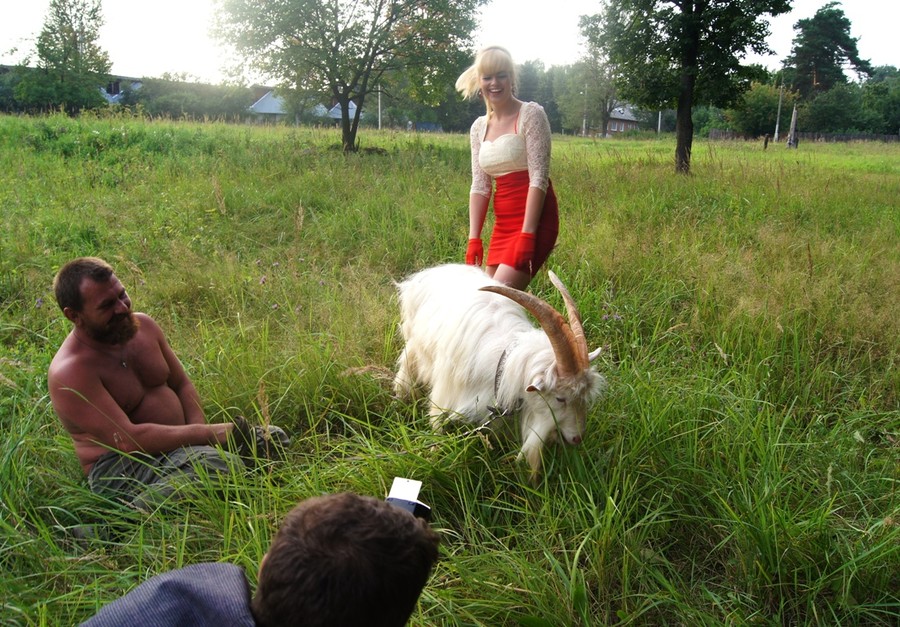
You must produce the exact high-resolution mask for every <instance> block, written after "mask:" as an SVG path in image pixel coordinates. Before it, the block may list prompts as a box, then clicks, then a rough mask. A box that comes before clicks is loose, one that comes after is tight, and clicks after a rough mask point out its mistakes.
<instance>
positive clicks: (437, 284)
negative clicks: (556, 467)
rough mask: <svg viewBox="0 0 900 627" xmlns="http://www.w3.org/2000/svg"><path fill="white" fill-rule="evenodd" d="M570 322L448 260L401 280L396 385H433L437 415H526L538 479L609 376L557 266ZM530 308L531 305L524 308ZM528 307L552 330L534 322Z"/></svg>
mask: <svg viewBox="0 0 900 627" xmlns="http://www.w3.org/2000/svg"><path fill="white" fill-rule="evenodd" d="M549 276H550V281H551V282H552V283H553V285H554V286H556V288H557V289H558V290H559V291H560V293H561V294H562V297H563V300H564V301H565V303H566V309H567V312H568V317H569V322H568V323H566V320H565V319H564V318H563V317H562V315H561V314H559V312H557V311H556V310H555V309H554V308H553V307H552V306H550V305H549V304H547V303H546V302H544V301H543V300H541V299H539V298H537V297H536V296H533V295H532V294H529V293H526V292H522V291H519V290H516V289H513V288H510V287H507V286H505V285H502V284H500V283H498V282H497V281H495V280H493V279H491V278H490V277H488V276H487V274H485V273H484V272H483V271H482V270H481V269H480V268H477V267H474V266H467V265H453V264H451V265H443V266H437V267H434V268H428V269H426V270H422V271H421V272H418V273H416V274H414V275H412V276H411V277H409V278H408V279H406V280H405V281H403V282H402V283H400V284H399V285H398V290H399V295H400V332H401V334H402V336H403V340H404V342H405V347H404V349H403V352H402V353H401V354H400V358H399V360H398V362H397V374H396V376H395V378H394V391H395V392H396V393H397V395H398V396H401V397H404V396H409V395H411V394H412V392H413V391H414V389H415V388H416V387H418V386H423V387H425V388H426V389H428V390H429V391H430V393H429V400H430V403H431V409H430V416H431V424H432V427H434V428H435V429H438V430H439V429H440V428H441V425H442V423H443V421H444V420H446V419H462V420H467V421H469V422H473V423H476V424H487V423H489V422H490V421H491V420H493V419H494V418H495V417H498V416H506V415H512V414H516V413H518V414H519V417H520V427H521V437H522V449H521V452H520V453H519V456H518V459H521V458H523V457H524V458H525V459H526V460H527V461H528V464H529V466H530V467H531V471H532V478H536V477H537V475H538V473H539V471H540V466H541V451H542V449H543V445H544V444H545V443H549V442H552V441H554V440H555V439H556V437H557V435H559V436H561V437H562V439H563V441H564V442H566V443H567V444H578V443H580V442H581V439H582V437H583V435H584V427H585V417H586V414H587V410H588V407H589V406H590V404H591V403H592V402H593V401H594V400H595V399H596V398H597V397H598V396H599V395H600V393H601V392H602V390H603V388H604V386H605V380H604V379H603V377H602V376H600V375H599V374H598V373H597V372H595V371H594V369H593V368H592V367H591V365H590V362H591V361H592V360H593V359H594V358H596V357H597V355H598V354H599V353H600V349H597V350H595V351H594V352H592V353H588V347H587V342H586V340H585V337H584V331H583V329H582V326H581V318H580V316H579V313H578V309H577V308H576V306H575V302H574V301H573V300H572V297H571V296H570V295H569V292H568V290H567V289H566V287H565V286H564V285H563V284H562V282H561V281H560V280H559V279H558V278H557V277H556V275H555V274H553V273H552V272H550V274H549ZM523 307H524V309H523ZM526 309H527V310H528V311H529V312H530V313H531V314H532V315H534V317H535V318H537V320H538V322H540V324H541V327H542V329H537V328H535V327H534V326H533V325H532V323H531V322H530V321H529V319H528V316H527V315H526V313H525V310H526Z"/></svg>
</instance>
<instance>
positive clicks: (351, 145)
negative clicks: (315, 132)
mask: <svg viewBox="0 0 900 627" xmlns="http://www.w3.org/2000/svg"><path fill="white" fill-rule="evenodd" d="M356 112H357V115H358V114H359V109H358V108H357V110H356ZM356 119H357V120H358V119H359V118H356ZM356 129H357V125H356V124H354V123H353V121H351V120H350V99H349V98H347V99H344V100H341V148H342V149H343V151H344V152H345V153H347V152H356Z"/></svg>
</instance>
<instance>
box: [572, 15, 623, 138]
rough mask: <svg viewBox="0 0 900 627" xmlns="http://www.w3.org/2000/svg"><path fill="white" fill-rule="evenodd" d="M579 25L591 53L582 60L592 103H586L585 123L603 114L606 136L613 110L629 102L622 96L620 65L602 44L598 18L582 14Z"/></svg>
mask: <svg viewBox="0 0 900 627" xmlns="http://www.w3.org/2000/svg"><path fill="white" fill-rule="evenodd" d="M579 26H580V27H581V34H582V36H584V38H585V41H587V42H588V45H587V54H586V55H585V57H584V59H583V60H582V66H583V70H584V74H585V81H584V87H585V92H584V93H585V96H586V98H587V102H588V103H590V104H587V105H585V118H586V120H585V123H584V125H585V126H588V124H587V121H588V120H590V119H597V118H599V120H600V123H599V128H600V133H601V136H605V135H606V129H607V128H609V118H610V117H612V113H613V111H615V110H616V109H617V108H619V107H621V106H623V105H625V104H626V103H625V102H624V101H623V100H621V99H620V98H619V90H618V88H617V82H618V76H617V74H616V68H615V66H613V64H612V63H610V62H609V59H608V58H607V56H606V51H605V50H604V49H603V48H602V47H600V46H599V44H598V42H599V41H601V39H602V38H601V35H600V33H599V32H598V30H597V29H598V26H599V24H598V22H597V21H595V20H592V19H591V18H590V17H588V16H582V17H581V21H580V23H579Z"/></svg>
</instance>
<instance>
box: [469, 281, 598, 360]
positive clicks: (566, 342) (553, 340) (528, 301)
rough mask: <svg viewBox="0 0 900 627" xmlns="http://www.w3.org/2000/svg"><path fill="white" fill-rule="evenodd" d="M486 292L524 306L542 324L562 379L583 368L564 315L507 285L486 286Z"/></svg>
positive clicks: (526, 293) (530, 295) (541, 301)
mask: <svg viewBox="0 0 900 627" xmlns="http://www.w3.org/2000/svg"><path fill="white" fill-rule="evenodd" d="M479 289H481V290H482V291H484V292H494V293H495V294H501V295H503V296H506V297H507V298H508V299H510V300H512V301H514V302H516V303H518V304H520V305H522V307H524V308H525V309H526V310H527V311H529V312H530V313H531V315H533V316H534V317H535V318H537V321H538V322H539V323H540V325H541V328H542V329H544V332H545V333H546V334H547V337H548V338H549V339H550V345H551V346H552V347H553V354H554V355H556V367H557V369H558V370H559V376H560V377H567V376H573V375H575V374H577V373H579V372H581V370H583V368H579V364H578V357H577V353H575V352H574V351H573V349H574V347H575V346H576V345H577V342H576V341H575V336H574V335H573V334H572V328H571V327H570V326H569V325H568V323H566V320H565V318H563V317H562V314H561V313H559V312H558V311H556V310H555V309H554V308H553V307H552V306H551V305H549V304H548V303H546V302H544V301H543V300H541V299H540V298H538V297H537V296H534V295H532V294H529V293H528V292H523V291H521V290H517V289H515V288H512V287H508V286H506V285H485V286H484V287H482V288H479Z"/></svg>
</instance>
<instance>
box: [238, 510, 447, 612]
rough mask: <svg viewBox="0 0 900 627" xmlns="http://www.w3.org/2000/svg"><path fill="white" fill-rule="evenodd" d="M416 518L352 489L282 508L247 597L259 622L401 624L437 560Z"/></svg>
mask: <svg viewBox="0 0 900 627" xmlns="http://www.w3.org/2000/svg"><path fill="white" fill-rule="evenodd" d="M438 543H439V538H438V535H437V533H435V532H434V531H433V530H432V529H431V528H430V527H429V526H428V523H427V522H425V521H424V520H422V519H419V518H416V517H414V516H413V515H412V514H410V513H409V512H407V511H405V510H402V509H400V508H399V507H396V506H394V505H391V504H390V503H387V502H385V501H382V500H379V499H376V498H374V497H370V496H360V495H357V494H352V493H343V494H334V495H327V496H320V497H313V498H310V499H307V500H305V501H303V502H302V503H300V504H299V505H297V506H296V507H295V508H294V509H293V510H291V512H290V513H288V515H287V517H286V518H285V520H284V522H283V523H282V525H281V527H280V529H279V530H278V532H277V533H276V534H275V538H274V539H273V540H272V546H271V547H270V548H269V552H268V554H267V555H266V557H265V558H264V559H263V563H262V565H261V566H260V571H259V582H258V584H257V588H256V594H255V595H254V597H253V601H252V605H251V607H252V610H253V615H254V618H255V619H256V622H257V624H258V625H261V626H262V627H275V626H278V625H294V624H302V625H304V626H319V625H321V626H326V625H329V626H338V625H340V626H341V627H352V626H354V625H360V626H362V625H366V626H369V627H375V626H385V627H387V626H392V627H400V626H402V625H405V624H406V622H407V620H409V617H410V615H411V614H412V612H413V610H414V609H415V606H416V601H417V600H418V598H419V594H420V593H421V592H422V588H424V587H425V583H426V582H427V580H428V577H429V575H430V573H431V568H432V566H433V565H434V563H435V562H436V561H437V557H438Z"/></svg>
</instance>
